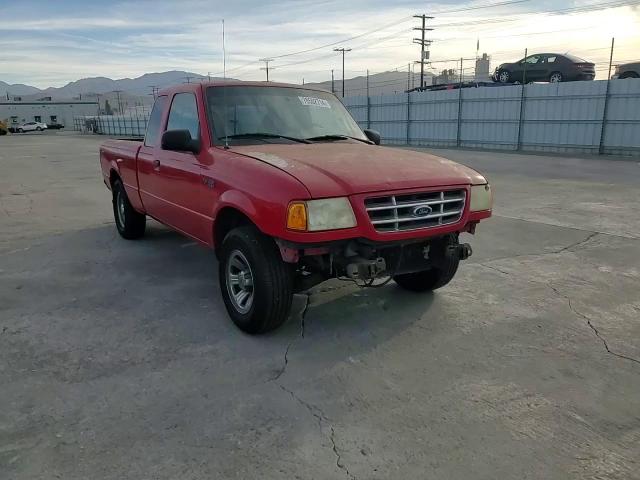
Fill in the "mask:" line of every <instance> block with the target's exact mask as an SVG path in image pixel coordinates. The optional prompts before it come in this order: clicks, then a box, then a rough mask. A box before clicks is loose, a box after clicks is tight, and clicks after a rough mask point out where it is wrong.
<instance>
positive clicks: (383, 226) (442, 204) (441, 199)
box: [364, 190, 466, 232]
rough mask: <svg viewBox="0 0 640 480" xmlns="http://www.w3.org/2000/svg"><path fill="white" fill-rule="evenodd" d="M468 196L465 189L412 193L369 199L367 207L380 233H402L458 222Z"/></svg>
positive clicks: (372, 221)
mask: <svg viewBox="0 0 640 480" xmlns="http://www.w3.org/2000/svg"><path fill="white" fill-rule="evenodd" d="M465 198H466V192H465V190H449V191H446V192H423V193H409V194H405V195H387V196H385V197H374V198H367V199H366V200H365V201H364V206H365V208H366V210H367V213H368V214H369V219H370V220H371V223H372V224H373V226H374V228H375V229H376V230H377V231H378V232H400V231H405V230H415V229H417V228H429V227H438V226H440V225H449V224H452V223H456V222H457V221H459V220H460V218H461V217H462V211H463V210H464V202H465Z"/></svg>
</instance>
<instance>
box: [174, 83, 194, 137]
mask: <svg viewBox="0 0 640 480" xmlns="http://www.w3.org/2000/svg"><path fill="white" fill-rule="evenodd" d="M167 130H189V133H190V134H191V138H193V139H196V138H200V121H199V119H198V106H197V104H196V96H195V95H194V94H193V93H188V92H187V93H176V95H175V96H174V97H173V102H171V110H169V121H168V122H167Z"/></svg>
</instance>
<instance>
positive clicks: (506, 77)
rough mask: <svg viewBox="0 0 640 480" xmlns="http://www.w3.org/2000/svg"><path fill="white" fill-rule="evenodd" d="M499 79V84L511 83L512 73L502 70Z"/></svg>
mask: <svg viewBox="0 0 640 480" xmlns="http://www.w3.org/2000/svg"><path fill="white" fill-rule="evenodd" d="M497 77H498V82H499V83H509V82H511V73H510V72H509V71H508V70H500V71H499V72H498V75H497Z"/></svg>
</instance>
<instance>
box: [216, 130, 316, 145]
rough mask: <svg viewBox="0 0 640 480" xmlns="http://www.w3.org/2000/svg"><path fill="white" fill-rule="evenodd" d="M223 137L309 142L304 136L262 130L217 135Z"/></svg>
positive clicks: (221, 138)
mask: <svg viewBox="0 0 640 480" xmlns="http://www.w3.org/2000/svg"><path fill="white" fill-rule="evenodd" d="M224 138H284V139H285V140H291V141H292V142H298V143H311V142H310V141H308V140H305V139H304V138H296V137H288V136H286V135H278V134H277V133H263V132H253V133H237V134H235V135H223V136H221V137H218V140H223V139H224Z"/></svg>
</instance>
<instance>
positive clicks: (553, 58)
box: [547, 57, 556, 63]
mask: <svg viewBox="0 0 640 480" xmlns="http://www.w3.org/2000/svg"><path fill="white" fill-rule="evenodd" d="M555 61H556V57H547V63H555Z"/></svg>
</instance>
